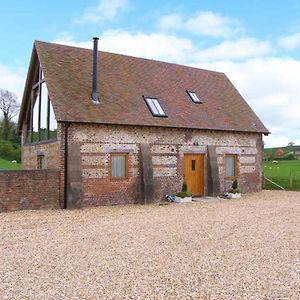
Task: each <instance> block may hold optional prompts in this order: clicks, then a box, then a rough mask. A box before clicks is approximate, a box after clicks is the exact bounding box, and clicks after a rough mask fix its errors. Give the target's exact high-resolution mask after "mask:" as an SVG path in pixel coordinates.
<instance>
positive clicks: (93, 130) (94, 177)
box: [69, 123, 262, 205]
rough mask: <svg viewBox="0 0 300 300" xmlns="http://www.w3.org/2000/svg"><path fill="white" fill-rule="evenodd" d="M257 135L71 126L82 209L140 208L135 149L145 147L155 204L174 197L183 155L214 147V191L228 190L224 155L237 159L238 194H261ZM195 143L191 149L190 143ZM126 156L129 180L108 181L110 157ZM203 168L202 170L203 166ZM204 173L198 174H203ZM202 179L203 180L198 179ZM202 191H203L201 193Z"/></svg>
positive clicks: (260, 158)
mask: <svg viewBox="0 0 300 300" xmlns="http://www.w3.org/2000/svg"><path fill="white" fill-rule="evenodd" d="M261 138H262V137H261V134H257V133H230V132H222V131H220V132H218V131H204V130H187V129H174V128H159V127H140V126H115V125H86V124H82V125H80V124H74V123H73V124H72V125H71V126H70V128H69V141H70V142H78V143H79V144H80V148H81V159H82V177H83V188H84V202H83V205H105V204H120V203H141V199H142V197H141V169H140V165H141V164H140V146H139V145H140V144H141V143H149V144H150V147H151V154H152V165H153V177H154V187H155V193H154V197H155V200H162V199H163V197H164V195H165V194H168V193H173V194H174V193H176V192H178V191H180V189H181V186H182V183H183V156H184V154H185V153H199V154H204V155H205V159H206V158H207V145H214V146H215V147H216V153H217V161H218V166H219V170H218V171H219V182H220V190H221V192H224V191H226V190H228V189H229V188H230V187H231V184H232V180H226V179H225V155H226V154H236V155H237V167H238V173H237V179H238V182H239V184H240V187H241V188H242V191H243V192H254V191H259V190H261V162H262V142H261ZM195 142H197V144H198V145H197V146H195V145H194V143H195ZM112 153H128V156H129V166H128V167H129V176H128V179H124V180H112V179H111V176H110V154H112ZM205 168H207V164H206V163H205ZM206 173H207V170H204V174H206ZM204 177H205V175H204ZM206 191H207V186H205V193H206Z"/></svg>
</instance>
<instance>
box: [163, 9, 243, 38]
mask: <svg viewBox="0 0 300 300" xmlns="http://www.w3.org/2000/svg"><path fill="white" fill-rule="evenodd" d="M158 25H159V27H160V29H162V30H169V29H172V30H174V29H176V30H177V29H181V30H186V31H188V32H190V33H192V34H196V35H204V36H209V37H213V38H219V37H222V38H228V37H230V36H232V35H234V34H235V33H237V32H240V31H242V28H241V27H240V24H239V22H238V21H237V20H235V19H231V18H228V17H225V16H222V15H220V14H217V13H214V12H211V11H200V12H198V13H197V14H195V15H194V16H193V17H190V18H187V19H183V17H182V16H181V15H179V14H170V15H166V16H163V17H162V18H161V19H160V20H159V21H158Z"/></svg>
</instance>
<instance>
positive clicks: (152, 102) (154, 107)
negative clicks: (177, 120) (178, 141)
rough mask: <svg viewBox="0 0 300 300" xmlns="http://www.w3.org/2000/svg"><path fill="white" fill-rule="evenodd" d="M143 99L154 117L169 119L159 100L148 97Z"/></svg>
mask: <svg viewBox="0 0 300 300" xmlns="http://www.w3.org/2000/svg"><path fill="white" fill-rule="evenodd" d="M143 98H144V100H145V101H146V104H147V106H148V108H149V110H150V111H151V113H152V115H153V116H154V117H167V115H166V113H165V112H164V110H163V109H162V107H161V105H160V103H159V101H158V99H157V98H155V97H147V96H143Z"/></svg>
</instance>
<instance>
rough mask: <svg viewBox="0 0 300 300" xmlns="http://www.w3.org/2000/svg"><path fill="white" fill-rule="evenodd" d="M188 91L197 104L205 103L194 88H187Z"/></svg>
mask: <svg viewBox="0 0 300 300" xmlns="http://www.w3.org/2000/svg"><path fill="white" fill-rule="evenodd" d="M186 92H187V94H188V95H189V97H190V98H191V100H192V101H193V102H194V103H196V104H202V103H203V101H202V99H201V98H199V97H198V95H197V93H196V92H195V91H194V90H186ZM192 94H194V96H195V97H196V99H198V101H197V100H195V99H194V98H193V96H192Z"/></svg>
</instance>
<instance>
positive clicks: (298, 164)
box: [263, 160, 300, 191]
mask: <svg viewBox="0 0 300 300" xmlns="http://www.w3.org/2000/svg"><path fill="white" fill-rule="evenodd" d="M263 171H264V175H265V177H267V178H269V179H271V180H272V181H274V182H276V183H277V184H279V185H281V186H282V187H284V188H285V189H287V190H298V191H300V160H280V161H278V163H277V164H273V163H272V162H271V161H266V162H264V168H263ZM290 174H291V175H292V179H293V180H292V186H290ZM264 188H265V189H278V188H277V187H276V186H274V185H273V184H271V183H269V182H268V181H266V180H265V184H264Z"/></svg>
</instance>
